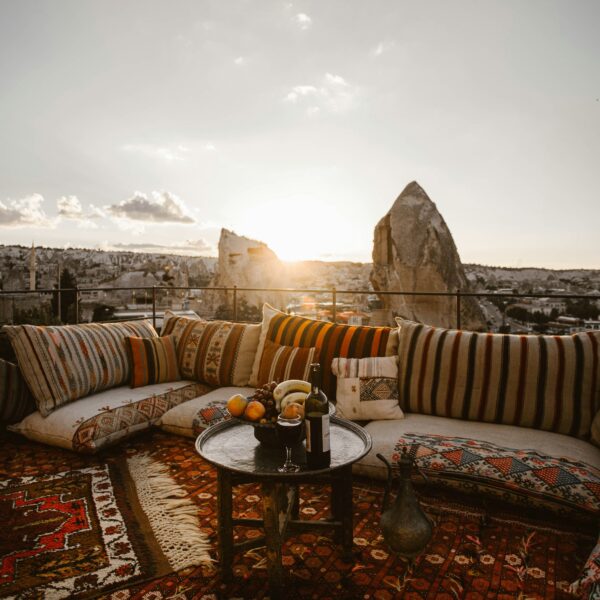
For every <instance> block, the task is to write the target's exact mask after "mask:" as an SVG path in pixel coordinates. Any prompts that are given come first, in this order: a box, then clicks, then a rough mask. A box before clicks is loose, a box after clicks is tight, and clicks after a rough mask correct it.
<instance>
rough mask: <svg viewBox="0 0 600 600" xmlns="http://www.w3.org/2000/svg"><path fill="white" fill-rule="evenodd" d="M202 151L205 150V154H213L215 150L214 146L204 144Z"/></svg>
mask: <svg viewBox="0 0 600 600" xmlns="http://www.w3.org/2000/svg"><path fill="white" fill-rule="evenodd" d="M204 149H205V150H206V151H207V152H214V151H215V150H216V149H217V148H216V147H215V145H214V144H210V143H208V144H204Z"/></svg>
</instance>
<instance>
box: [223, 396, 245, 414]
mask: <svg viewBox="0 0 600 600" xmlns="http://www.w3.org/2000/svg"><path fill="white" fill-rule="evenodd" d="M247 405H248V400H247V399H246V398H245V397H244V396H242V395H241V394H236V395H235V396H231V398H229V400H227V410H228V411H229V414H230V415H231V416H232V417H241V416H242V415H243V414H244V411H245V410H246V406H247Z"/></svg>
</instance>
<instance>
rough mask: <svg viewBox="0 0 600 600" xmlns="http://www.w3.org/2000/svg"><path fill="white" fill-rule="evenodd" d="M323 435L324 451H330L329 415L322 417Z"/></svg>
mask: <svg viewBox="0 0 600 600" xmlns="http://www.w3.org/2000/svg"><path fill="white" fill-rule="evenodd" d="M321 436H322V439H323V452H329V415H328V414H327V415H323V416H322V417H321Z"/></svg>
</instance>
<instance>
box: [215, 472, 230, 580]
mask: <svg viewBox="0 0 600 600" xmlns="http://www.w3.org/2000/svg"><path fill="white" fill-rule="evenodd" d="M232 504H233V503H232V497H231V473H230V472H229V471H227V469H219V468H217V505H218V513H217V518H218V522H219V529H218V534H219V558H220V562H221V572H222V575H223V581H231V577H232V574H233V572H232V563H233V523H232V515H231V512H232V510H233V506H232Z"/></svg>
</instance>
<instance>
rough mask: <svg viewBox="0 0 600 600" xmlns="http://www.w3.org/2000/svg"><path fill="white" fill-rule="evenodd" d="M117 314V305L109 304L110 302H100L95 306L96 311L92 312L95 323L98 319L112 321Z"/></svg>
mask: <svg viewBox="0 0 600 600" xmlns="http://www.w3.org/2000/svg"><path fill="white" fill-rule="evenodd" d="M114 314H115V307H114V306H109V305H108V304H99V305H98V306H96V307H94V312H93V314H92V321H93V322H94V323H96V322H98V321H110V319H112V317H113V315H114Z"/></svg>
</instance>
